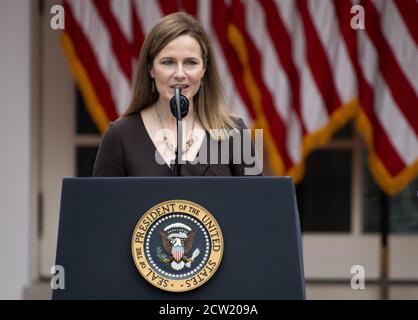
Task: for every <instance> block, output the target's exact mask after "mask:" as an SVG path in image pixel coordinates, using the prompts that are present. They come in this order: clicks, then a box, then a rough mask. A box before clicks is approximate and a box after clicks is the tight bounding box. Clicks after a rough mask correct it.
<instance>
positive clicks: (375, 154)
mask: <svg viewBox="0 0 418 320" xmlns="http://www.w3.org/2000/svg"><path fill="white" fill-rule="evenodd" d="M57 5H58V6H57ZM179 10H181V11H186V12H189V13H191V14H193V15H195V16H196V17H197V18H198V19H199V20H200V21H201V22H202V24H203V25H204V27H205V29H206V30H207V32H208V34H209V36H210V38H211V41H212V44H213V48H214V51H215V55H216V58H217V63H218V67H219V69H220V71H221V75H222V81H223V82H224V87H225V91H226V94H227V96H228V101H229V105H230V106H231V109H232V110H233V111H234V112H235V113H236V114H238V115H239V116H240V117H242V118H243V119H244V121H245V122H246V123H247V125H248V126H250V127H253V128H262V129H264V150H263V152H264V174H265V175H290V176H292V178H293V179H294V182H295V184H296V190H297V200H298V205H299V216H300V222H301V228H302V237H303V257H304V267H305V277H306V283H307V297H308V298H311V299H387V298H389V299H417V298H418V250H417V248H418V198H417V191H418V179H417V175H418V50H417V45H418V3H417V1H415V0H404V1H396V0H393V1H392V0H375V1H350V0H340V1H339V0H335V1H332V0H329V1H328V0H300V1H296V0H295V1H293V0H213V1H207V0H180V1H168V0H160V1H157V0H156V1H154V0H110V1H107V0H103V1H99V0H98V1H92V0H79V1H53V0H0V48H1V49H0V142H1V144H0V145H1V157H0V178H1V182H0V299H49V298H50V295H51V291H50V287H49V280H50V278H51V273H50V272H51V267H52V266H53V265H54V261H55V250H56V240H57V230H58V219H59V205H60V193H61V183H62V179H63V177H66V176H80V177H83V176H91V173H92V167H93V163H94V159H95V155H96V152H97V148H98V145H99V143H100V135H101V133H103V131H104V130H105V128H106V127H107V125H108V123H109V121H112V120H114V119H116V118H117V117H118V115H120V114H121V113H122V112H123V110H124V108H125V107H126V106H127V104H128V103H129V100H130V94H131V84H132V81H133V79H134V70H135V65H136V61H137V58H138V55H139V52H140V48H141V44H142V42H143V40H144V37H145V36H146V34H147V33H148V32H149V31H150V28H151V27H152V26H153V25H154V24H155V23H156V22H157V21H158V20H159V19H160V18H161V17H163V16H164V15H166V14H169V13H171V12H175V11H179ZM61 14H63V15H61ZM62 27H65V29H61V28H62ZM356 265H360V266H361V267H363V268H364V272H365V288H364V289H357V290H356V289H353V288H352V287H351V280H352V277H353V275H354V273H351V271H352V267H353V266H356Z"/></svg>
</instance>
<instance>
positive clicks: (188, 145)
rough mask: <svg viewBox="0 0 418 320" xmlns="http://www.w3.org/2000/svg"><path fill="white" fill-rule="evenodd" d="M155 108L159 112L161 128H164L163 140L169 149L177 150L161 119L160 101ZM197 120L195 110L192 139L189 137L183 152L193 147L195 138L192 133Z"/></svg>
mask: <svg viewBox="0 0 418 320" xmlns="http://www.w3.org/2000/svg"><path fill="white" fill-rule="evenodd" d="M155 110H156V112H157V117H158V121H159V122H160V126H161V129H162V130H163V134H164V136H163V142H164V144H165V145H166V147H167V148H168V149H170V150H171V151H172V152H176V148H175V146H174V145H173V144H172V143H170V141H169V140H168V137H167V135H166V133H165V128H164V126H163V121H162V119H161V116H160V113H159V112H158V103H157V104H156V106H155ZM195 120H196V117H195V113H194V112H193V122H192V130H191V132H190V139H188V140H187V141H186V146H185V147H183V153H187V152H188V151H189V149H190V148H191V146H192V145H193V143H194V139H193V135H192V134H193V129H194V125H195Z"/></svg>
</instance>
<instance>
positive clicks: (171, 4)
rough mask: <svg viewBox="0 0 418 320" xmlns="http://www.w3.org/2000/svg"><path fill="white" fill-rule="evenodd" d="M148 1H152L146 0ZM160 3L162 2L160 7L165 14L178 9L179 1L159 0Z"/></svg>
mask: <svg viewBox="0 0 418 320" xmlns="http://www.w3.org/2000/svg"><path fill="white" fill-rule="evenodd" d="M146 1H150V0H146ZM151 1H154V0H151ZM158 3H159V4H160V8H161V11H162V12H163V15H164V16H166V15H168V14H170V13H173V12H177V11H178V4H177V1H171V0H159V1H158Z"/></svg>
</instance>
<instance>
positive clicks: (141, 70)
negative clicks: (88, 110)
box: [122, 12, 236, 139]
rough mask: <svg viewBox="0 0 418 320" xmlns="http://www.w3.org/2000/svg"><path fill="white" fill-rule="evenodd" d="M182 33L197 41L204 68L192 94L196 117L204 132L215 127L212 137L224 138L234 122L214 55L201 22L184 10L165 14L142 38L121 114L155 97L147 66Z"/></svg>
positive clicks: (150, 102) (137, 108) (156, 96)
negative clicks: (129, 96) (129, 92)
mask: <svg viewBox="0 0 418 320" xmlns="http://www.w3.org/2000/svg"><path fill="white" fill-rule="evenodd" d="M183 35H189V36H191V37H193V38H194V39H196V41H197V42H198V43H199V45H200V49H201V52H202V59H203V64H204V68H205V73H204V76H203V78H202V83H201V88H200V89H199V91H198V92H197V93H196V95H195V96H194V97H193V103H194V107H195V111H196V112H197V116H198V117H199V120H200V121H201V123H202V125H203V127H204V128H205V129H206V130H207V131H209V130H211V129H218V132H219V135H218V136H216V137H215V136H214V137H213V138H215V139H225V138H226V137H227V134H228V132H229V131H230V130H231V129H233V128H235V127H236V124H235V122H234V121H233V120H232V119H233V118H232V114H231V113H230V112H229V111H228V109H227V108H226V104H225V95H224V91H223V88H222V85H221V80H220V77H219V73H218V68H217V66H216V62H215V56H214V54H213V50H212V47H211V45H210V43H209V40H208V37H207V35H206V33H205V31H204V29H203V27H202V25H201V24H200V23H199V22H198V21H197V20H196V19H195V18H193V17H192V16H190V15H188V14H186V13H183V12H176V13H173V14H170V15H168V16H165V17H164V18H163V19H161V20H160V21H159V22H158V23H157V24H156V25H155V26H154V27H153V28H152V30H151V32H150V34H149V35H148V36H147V38H146V39H145V41H144V44H143V46H142V49H141V54H140V56H139V61H138V67H137V73H136V79H135V84H134V91H133V96H132V100H131V102H130V104H129V107H128V108H127V110H126V111H125V113H124V114H123V115H122V117H126V116H128V115H130V114H132V113H135V112H138V111H140V110H142V109H145V108H147V107H149V106H151V105H152V104H154V103H155V102H156V101H157V100H158V96H159V94H158V92H157V90H154V91H155V92H153V90H152V78H151V75H150V73H149V70H150V67H151V66H152V64H153V61H154V59H155V57H156V56H157V55H158V53H159V52H160V51H161V50H162V49H163V48H164V47H165V46H166V45H167V44H168V43H169V42H170V41H172V40H174V39H176V38H178V37H180V36H183Z"/></svg>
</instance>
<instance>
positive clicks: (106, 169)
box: [93, 113, 254, 177]
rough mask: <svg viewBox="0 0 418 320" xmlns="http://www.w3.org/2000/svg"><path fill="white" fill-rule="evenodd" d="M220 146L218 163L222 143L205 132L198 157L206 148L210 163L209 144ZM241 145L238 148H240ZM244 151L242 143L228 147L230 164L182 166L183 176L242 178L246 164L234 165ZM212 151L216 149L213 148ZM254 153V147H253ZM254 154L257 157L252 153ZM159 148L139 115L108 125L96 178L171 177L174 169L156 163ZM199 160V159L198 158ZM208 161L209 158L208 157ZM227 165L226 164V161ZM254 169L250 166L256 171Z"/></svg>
mask: <svg viewBox="0 0 418 320" xmlns="http://www.w3.org/2000/svg"><path fill="white" fill-rule="evenodd" d="M237 125H238V127H239V128H240V132H242V129H243V128H245V125H244V122H243V121H242V119H237ZM207 139H210V143H215V144H217V145H218V150H219V152H218V156H219V157H218V158H219V159H218V160H220V159H221V151H220V150H221V148H220V142H217V141H215V140H213V138H211V136H210V134H209V133H208V132H206V137H205V138H204V141H203V143H202V146H201V148H200V149H199V152H198V156H199V154H200V153H201V152H202V151H204V150H203V148H205V147H207V155H208V157H207V159H210V149H211V148H210V143H208V140H207ZM237 145H238V146H237ZM237 147H239V148H241V150H240V151H241V152H240V153H241V157H240V158H241V159H242V141H241V143H238V144H237V143H235V144H233V143H232V137H230V143H229V159H230V160H229V163H227V164H221V162H220V161H218V162H217V164H209V163H208V162H209V161H206V162H207V163H206V164H205V163H196V164H195V163H190V162H187V163H185V164H182V165H181V175H182V176H242V175H244V168H245V166H246V165H245V164H244V163H243V161H242V160H241V163H240V164H234V163H233V155H234V148H237ZM212 150H213V146H212ZM252 152H254V147H253V146H252ZM252 154H254V153H252ZM155 155H156V148H155V145H154V143H153V142H152V140H151V138H150V136H149V135H148V132H147V131H146V129H145V125H144V122H143V119H142V117H141V115H140V114H139V113H134V114H131V115H129V116H127V117H124V118H121V119H118V120H116V121H114V122H111V123H110V124H109V127H108V128H107V130H106V132H105V134H104V135H103V138H102V141H101V143H100V147H99V150H98V153H97V156H96V161H95V164H94V170H93V176H95V177H123V176H172V175H173V173H172V169H171V168H170V167H169V166H168V165H167V164H166V163H164V164H159V163H158V162H157V161H156V159H155ZM198 156H197V158H198ZM205 158H206V157H205ZM224 162H225V161H224ZM253 166H254V165H249V167H253Z"/></svg>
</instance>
